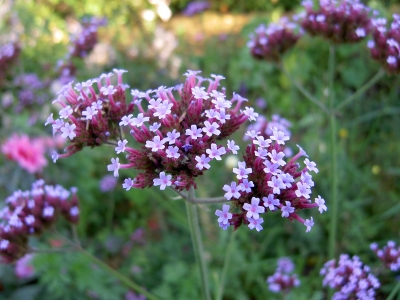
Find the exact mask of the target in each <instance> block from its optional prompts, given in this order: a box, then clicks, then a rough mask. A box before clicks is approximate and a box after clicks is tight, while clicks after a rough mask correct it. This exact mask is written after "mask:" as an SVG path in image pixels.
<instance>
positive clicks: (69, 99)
mask: <svg viewBox="0 0 400 300" xmlns="http://www.w3.org/2000/svg"><path fill="white" fill-rule="evenodd" d="M114 72H115V73H116V74H117V77H118V78H117V83H116V85H115V86H114V85H112V84H111V77H112V76H113V75H114V74H113V73H108V74H102V75H101V76H100V77H99V78H96V79H91V80H87V81H85V82H82V83H77V84H75V86H74V87H72V82H71V83H69V84H67V85H65V86H64V87H63V88H62V90H61V91H60V92H59V94H58V95H59V96H58V98H57V99H56V100H54V101H53V103H57V104H59V105H61V107H62V109H61V110H60V111H59V119H56V120H54V119H53V114H51V115H50V116H49V118H48V119H47V122H46V123H45V125H48V124H52V126H53V135H55V134H61V137H63V138H69V140H70V145H69V146H67V148H66V153H64V154H57V153H54V154H53V161H56V160H57V159H58V158H63V157H67V156H70V155H72V154H74V153H75V152H77V151H79V150H81V149H82V148H83V147H85V146H89V147H95V146H100V145H102V144H104V143H107V142H108V141H109V140H117V139H120V135H121V132H120V127H119V122H120V121H121V118H122V117H123V116H125V115H127V114H130V113H132V112H133V109H134V104H133V103H131V104H127V103H126V97H125V90H126V88H127V85H125V84H124V83H123V82H122V74H123V73H124V72H126V71H124V70H115V69H114ZM94 84H96V85H97V87H98V90H99V92H98V93H97V92H96V91H95V89H94V87H93V85H94Z"/></svg>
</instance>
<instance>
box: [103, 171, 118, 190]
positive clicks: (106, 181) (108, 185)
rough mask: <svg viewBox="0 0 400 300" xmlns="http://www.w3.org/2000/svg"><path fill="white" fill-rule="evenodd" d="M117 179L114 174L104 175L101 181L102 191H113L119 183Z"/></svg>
mask: <svg viewBox="0 0 400 300" xmlns="http://www.w3.org/2000/svg"><path fill="white" fill-rule="evenodd" d="M117 181H118V180H117V178H115V177H114V176H112V175H106V176H104V177H103V178H102V179H101V180H100V183H99V188H100V191H102V192H103V193H105V192H109V191H112V190H113V189H114V188H115V186H116V185H117Z"/></svg>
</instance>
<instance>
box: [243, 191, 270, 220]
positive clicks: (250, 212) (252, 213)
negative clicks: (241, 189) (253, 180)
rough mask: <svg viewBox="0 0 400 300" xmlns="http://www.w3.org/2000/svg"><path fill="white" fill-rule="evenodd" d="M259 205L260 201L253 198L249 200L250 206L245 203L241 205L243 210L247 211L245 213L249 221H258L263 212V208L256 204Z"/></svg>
mask: <svg viewBox="0 0 400 300" xmlns="http://www.w3.org/2000/svg"><path fill="white" fill-rule="evenodd" d="M259 203H260V199H259V198H256V197H253V198H252V199H251V204H249V203H245V204H244V205H243V209H244V210H246V211H247V213H246V218H247V219H250V218H253V219H256V220H257V219H258V218H260V214H261V213H264V212H265V208H264V207H263V206H259V205H258V204H259Z"/></svg>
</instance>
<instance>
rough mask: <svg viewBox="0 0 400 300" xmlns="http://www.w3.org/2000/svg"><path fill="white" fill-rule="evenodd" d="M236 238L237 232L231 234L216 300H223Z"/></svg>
mask: <svg viewBox="0 0 400 300" xmlns="http://www.w3.org/2000/svg"><path fill="white" fill-rule="evenodd" d="M235 236H236V232H235V231H233V232H231V235H230V237H229V242H228V247H227V250H226V252H225V259H224V266H223V268H222V273H221V281H220V283H219V287H218V293H217V296H216V298H215V299H216V300H221V299H222V296H223V294H224V288H225V278H226V273H227V272H228V269H229V264H230V262H231V251H232V248H233V245H234V241H235Z"/></svg>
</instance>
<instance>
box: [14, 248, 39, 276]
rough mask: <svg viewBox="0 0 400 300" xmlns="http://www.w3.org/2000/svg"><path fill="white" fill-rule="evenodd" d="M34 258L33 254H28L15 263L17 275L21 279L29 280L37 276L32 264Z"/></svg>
mask: <svg viewBox="0 0 400 300" xmlns="http://www.w3.org/2000/svg"><path fill="white" fill-rule="evenodd" d="M32 258H33V254H27V255H25V256H24V257H22V258H20V259H19V260H17V262H16V263H15V275H17V277H18V278H19V279H23V278H29V277H32V276H33V275H34V274H35V269H34V268H33V266H32V264H31V261H32Z"/></svg>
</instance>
